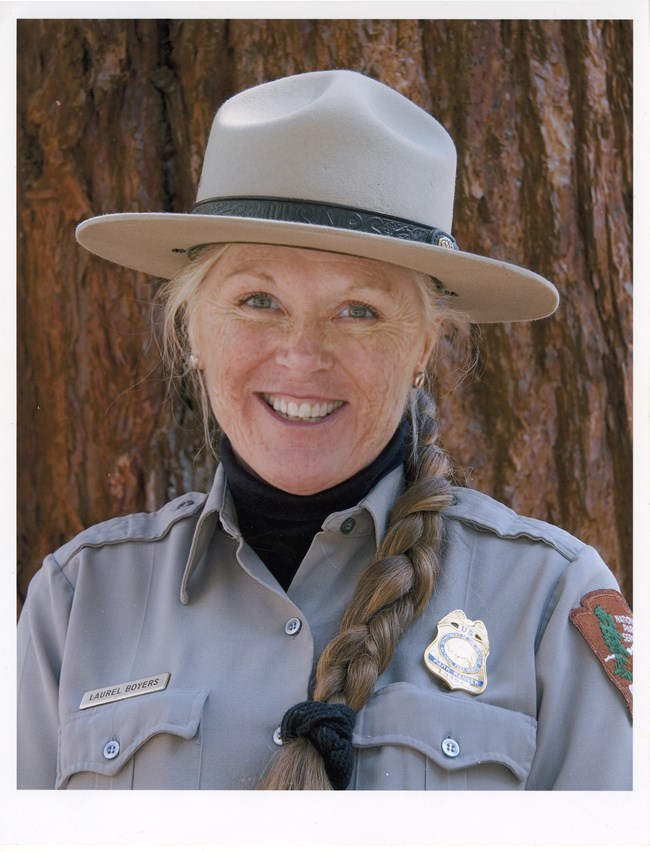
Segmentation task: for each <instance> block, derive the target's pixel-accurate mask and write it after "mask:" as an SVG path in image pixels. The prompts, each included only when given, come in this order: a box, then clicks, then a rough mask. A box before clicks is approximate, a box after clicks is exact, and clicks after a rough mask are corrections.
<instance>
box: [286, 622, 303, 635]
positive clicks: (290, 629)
mask: <svg viewBox="0 0 650 852" xmlns="http://www.w3.org/2000/svg"><path fill="white" fill-rule="evenodd" d="M301 627H302V621H301V620H300V619H299V618H290V619H289V621H287V623H286V624H285V625H284V632H285V633H286V634H287V635H288V636H295V635H296V633H300V628H301Z"/></svg>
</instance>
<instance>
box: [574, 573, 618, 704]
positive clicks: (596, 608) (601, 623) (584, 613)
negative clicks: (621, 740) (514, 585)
mask: <svg viewBox="0 0 650 852" xmlns="http://www.w3.org/2000/svg"><path fill="white" fill-rule="evenodd" d="M580 603H581V604H582V606H580V607H578V608H576V609H572V610H571V612H570V614H569V618H570V619H571V621H572V623H573V624H575V626H576V627H577V628H578V630H579V631H580V633H581V634H582V636H583V637H584V638H585V639H586V641H587V644H588V645H589V647H590V648H591V650H592V651H593V652H594V654H595V655H596V656H597V657H598V659H599V660H600V663H601V665H602V667H603V668H604V669H605V671H606V672H607V677H608V678H609V679H610V680H611V681H612V683H613V684H614V685H615V686H616V687H617V688H618V689H619V690H620V692H621V694H622V695H623V698H625V701H626V703H627V707H628V710H629V711H630V716H632V645H633V637H634V634H633V632H632V626H633V624H632V611H631V610H630V608H629V606H628V605H627V603H626V602H625V598H624V597H623V596H622V595H621V594H620V592H616V591H614V589H598V590H597V591H595V592H589V594H587V595H585V596H584V597H583V598H582V600H581V601H580Z"/></svg>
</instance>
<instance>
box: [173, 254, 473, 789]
mask: <svg viewBox="0 0 650 852" xmlns="http://www.w3.org/2000/svg"><path fill="white" fill-rule="evenodd" d="M224 248H225V247H224V246H216V247H214V249H210V250H207V252H204V253H202V254H201V255H200V256H199V257H198V258H197V259H195V260H193V261H192V262H190V264H188V266H187V267H186V268H185V269H184V270H183V271H182V272H181V273H180V274H179V275H177V276H176V278H175V279H172V281H170V282H169V284H168V285H167V287H166V288H165V291H164V293H163V298H164V303H165V321H164V335H163V354H164V356H165V359H166V361H167V365H168V368H169V371H170V376H171V377H172V380H174V379H178V378H179V377H181V376H186V375H188V374H189V375H190V376H191V378H192V380H193V384H194V386H195V388H196V391H197V393H198V396H199V399H200V403H201V408H202V411H203V415H204V423H207V422H208V420H209V416H210V406H209V401H208V398H207V393H206V391H205V388H204V386H203V384H202V382H201V380H200V376H199V375H198V374H199V371H197V370H191V369H190V367H189V364H188V356H189V354H190V349H189V345H190V334H191V324H192V313H193V311H194V309H195V308H196V305H197V300H198V295H199V291H200V285H201V282H202V281H203V279H204V278H205V275H206V274H207V272H208V270H209V268H210V267H211V266H212V264H213V263H214V262H216V260H217V259H218V258H219V257H220V256H221V254H222V253H223V251H224ZM413 275H414V277H415V281H416V283H417V284H418V286H419V288H420V291H421V294H422V297H423V309H424V310H425V312H426V314H425V316H426V318H427V320H430V321H431V322H433V323H435V324H436V325H437V326H441V325H442V323H443V322H445V323H446V324H447V327H448V328H449V327H451V329H452V332H451V334H452V336H453V337H454V338H455V339H456V340H457V341H461V342H462V341H466V340H468V338H469V323H468V322H467V321H466V320H464V318H462V317H461V316H459V315H458V314H456V313H455V312H453V311H450V310H449V309H448V307H446V306H445V304H444V299H445V298H450V294H449V293H445V291H443V290H441V288H440V286H439V282H435V281H434V284H435V286H432V281H431V278H429V277H428V276H426V275H424V274H421V273H417V272H414V273H413ZM441 333H442V331H441V328H438V329H437V337H439V336H440V334H441ZM435 358H436V352H435V349H434V352H433V353H432V356H431V360H430V366H429V369H428V371H427V372H428V379H429V382H430V381H431V374H432V371H431V365H432V364H433V363H434V362H435ZM407 414H408V416H409V417H410V420H411V428H412V438H411V445H410V452H409V454H408V458H407V462H406V481H407V483H409V484H408V487H407V488H406V490H405V491H404V492H403V493H402V495H401V496H400V498H399V499H398V501H397V503H396V504H395V506H394V507H393V510H392V512H391V515H390V519H389V524H388V529H387V531H386V533H385V535H384V537H383V539H382V541H381V543H380V545H379V548H378V550H377V553H376V556H375V559H374V560H373V562H372V563H371V564H370V565H368V566H367V567H366V568H365V569H364V571H363V572H362V573H361V575H360V577H359V581H358V583H357V587H356V590H355V592H354V595H353V597H352V599H351V601H350V603H349V604H348V606H347V608H346V610H345V612H344V614H343V616H342V619H341V623H340V626H339V632H338V634H337V635H336V636H335V637H334V638H333V639H331V640H330V641H329V642H328V644H327V645H326V646H325V649H324V650H323V652H322V654H321V657H320V659H319V661H318V664H317V667H316V675H315V680H314V686H313V693H312V698H313V700H314V702H324V703H327V704H345V705H347V706H348V707H350V708H351V709H352V710H353V711H354V712H358V711H359V710H361V708H362V707H363V706H364V705H365V703H366V702H367V701H368V699H369V698H370V696H371V695H372V692H373V690H374V687H375V684H376V682H377V678H378V677H379V675H380V674H381V673H382V672H383V671H384V670H385V669H386V667H387V666H388V665H389V663H390V661H391V659H392V656H393V653H394V651H395V648H396V647H397V644H398V642H399V641H400V638H401V637H402V635H403V634H404V632H405V631H406V630H407V629H408V628H409V626H410V625H411V624H413V622H414V621H415V620H416V619H417V618H418V617H419V616H420V615H421V613H422V612H423V610H424V608H425V607H426V605H427V603H428V601H429V599H430V597H431V595H432V594H433V591H434V588H435V583H436V578H437V576H438V572H439V569H440V563H441V555H442V549H443V545H444V538H445V536H444V519H443V515H442V512H443V511H444V509H446V508H447V507H448V506H449V505H450V503H451V502H452V491H451V465H450V462H449V459H448V457H447V456H446V454H445V453H444V452H443V450H442V449H441V447H440V446H439V443H438V437H439V436H438V428H437V417H436V409H435V404H434V401H433V397H432V395H431V393H430V390H429V388H428V387H427V386H426V385H425V386H424V387H422V388H420V389H418V390H413V391H412V392H411V403H410V406H409V411H408V412H407ZM208 432H209V429H208V427H207V426H206V435H207V434H208ZM260 789H266V790H331V789H333V786H332V783H331V782H330V778H329V777H328V774H327V769H326V764H325V761H324V760H323V757H322V756H321V753H320V752H319V751H318V750H317V749H316V748H315V747H314V745H312V743H311V742H310V741H309V739H307V738H306V737H302V736H299V737H296V738H293V739H291V740H289V741H288V742H286V743H285V744H284V745H283V746H282V747H281V748H280V749H279V751H278V752H277V754H276V757H275V760H274V761H273V763H272V764H271V766H270V768H269V770H268V771H267V773H266V775H265V776H264V778H263V779H262V782H261V785H260Z"/></svg>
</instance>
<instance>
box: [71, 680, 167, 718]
mask: <svg viewBox="0 0 650 852" xmlns="http://www.w3.org/2000/svg"><path fill="white" fill-rule="evenodd" d="M169 678H170V673H169V672H164V673H163V674H158V675H150V676H149V677H144V678H141V679H140V680H130V681H127V682H126V683H116V684H114V685H113V686H101V687H98V688H97V689H91V690H90V691H89V692H86V694H85V695H84V697H83V698H82V699H81V704H80V705H79V709H80V710H87V709H88V708H89V707H99V705H100V704H111V703H112V702H113V701H123V700H124V699H125V698H135V696H136V695H150V694H151V693H152V692H162V691H163V690H164V689H167V684H168V683H169Z"/></svg>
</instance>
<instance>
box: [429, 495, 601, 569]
mask: <svg viewBox="0 0 650 852" xmlns="http://www.w3.org/2000/svg"><path fill="white" fill-rule="evenodd" d="M453 491H454V497H455V498H456V502H455V503H454V504H453V505H452V506H450V507H449V508H448V509H446V510H445V517H446V518H449V519H454V520H457V521H460V522H461V523H464V524H467V525H468V526H471V527H474V528H476V529H482V530H486V531H488V532H492V533H494V534H495V535H497V536H499V537H500V538H509V539H516V538H528V539H530V540H531V541H540V542H544V543H545V544H548V545H549V546H550V547H552V548H554V549H555V550H557V551H558V553H560V554H561V555H562V556H564V557H565V558H566V559H569V560H571V561H573V560H574V559H575V558H576V557H577V555H578V554H579V553H580V551H581V550H583V549H584V547H585V544H584V543H583V542H582V541H580V540H579V539H577V538H576V537H575V536H573V535H571V534H570V533H568V532H566V531H565V530H563V529H560V527H556V526H554V525H553V524H549V523H547V522H546V521H538V520H536V519H535V518H527V517H525V516H523V515H518V514H517V513H516V512H515V511H513V510H512V509H510V508H508V506H505V505H504V504H503V503H499V502H498V501H497V500H494V499H493V498H492V497H488V496H487V494H481V493H480V492H479V491H474V490H472V489H471V488H454V489H453Z"/></svg>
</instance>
